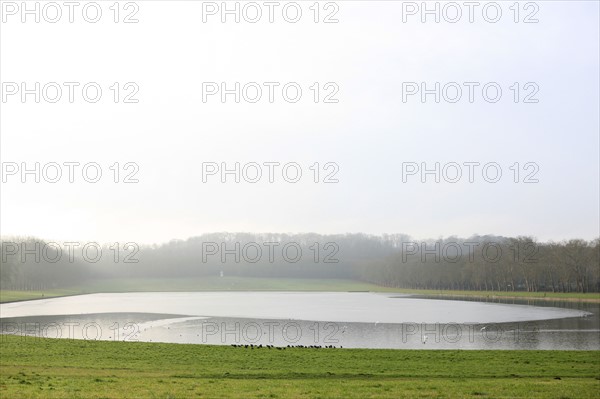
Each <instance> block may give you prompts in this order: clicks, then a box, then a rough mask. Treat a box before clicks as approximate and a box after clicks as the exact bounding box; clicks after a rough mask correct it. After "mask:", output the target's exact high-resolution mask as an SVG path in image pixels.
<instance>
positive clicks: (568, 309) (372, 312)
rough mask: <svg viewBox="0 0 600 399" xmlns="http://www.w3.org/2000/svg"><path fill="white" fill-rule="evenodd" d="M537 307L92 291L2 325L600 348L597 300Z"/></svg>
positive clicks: (263, 341)
mask: <svg viewBox="0 0 600 399" xmlns="http://www.w3.org/2000/svg"><path fill="white" fill-rule="evenodd" d="M507 302H508V303H507ZM534 305H535V306H533V304H531V302H530V303H529V304H527V302H524V301H515V300H504V301H497V300H494V301H493V302H492V301H489V302H485V301H481V300H478V301H474V300H472V299H470V300H440V299H433V298H425V297H416V296H408V295H398V294H380V293H342V292H335V293H314V292H301V293H297V292H199V293H181V292H179V293H166V292H160V293H156V292H154V293H118V294H91V295H81V296H74V297H64V298H54V299H45V300H36V301H26V302H15V303H9V304H2V305H0V314H1V316H2V319H1V323H2V326H1V329H0V331H2V332H3V333H4V334H7V333H12V334H25V335H35V336H46V337H53V338H75V339H103V340H127V341H134V340H137V341H146V342H174V343H197V344H226V345H229V344H238V345H250V344H252V345H263V346H264V345H275V346H286V345H304V346H309V345H318V346H329V345H333V346H336V347H340V346H343V347H348V348H350V347H354V348H406V349H415V348H418V349H459V348H460V349H579V350H599V349H600V326H599V320H600V318H599V313H600V312H599V309H598V308H599V305H598V304H590V303H578V302H571V303H569V302H554V303H547V302H546V303H544V302H543V301H538V302H535V304H534Z"/></svg>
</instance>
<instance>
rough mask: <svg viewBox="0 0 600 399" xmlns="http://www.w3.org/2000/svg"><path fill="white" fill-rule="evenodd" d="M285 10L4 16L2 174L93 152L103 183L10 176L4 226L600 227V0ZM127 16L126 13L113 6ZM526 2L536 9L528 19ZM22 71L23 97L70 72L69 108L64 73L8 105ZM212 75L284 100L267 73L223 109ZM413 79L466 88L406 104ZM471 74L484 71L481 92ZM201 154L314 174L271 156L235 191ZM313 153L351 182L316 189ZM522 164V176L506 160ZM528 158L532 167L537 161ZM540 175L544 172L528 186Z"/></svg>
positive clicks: (437, 232)
mask: <svg viewBox="0 0 600 399" xmlns="http://www.w3.org/2000/svg"><path fill="white" fill-rule="evenodd" d="M6 3H7V2H3V4H6ZM46 3H47V2H43V1H42V2H40V5H44V4H46ZM132 3H134V2H132ZM233 3H234V2H229V3H228V4H231V6H232V7H233ZM285 3H286V2H281V5H280V6H279V8H276V9H275V14H274V18H275V21H274V22H273V23H269V22H268V20H267V15H266V14H265V15H263V16H262V19H261V20H260V21H259V22H257V23H254V24H252V23H248V22H245V21H244V20H243V18H242V21H241V22H240V23H235V22H234V21H233V17H232V16H229V17H228V18H229V20H228V22H226V23H221V21H220V17H219V14H217V15H215V16H207V22H206V23H203V18H202V17H203V14H202V11H203V4H202V2H196V1H170V2H166V1H137V2H135V4H137V6H138V8H139V10H138V11H137V12H136V13H135V16H134V17H135V18H137V19H138V20H139V22H138V23H132V24H125V23H122V22H119V23H114V22H113V20H112V19H113V16H114V14H113V11H112V10H111V9H109V7H110V6H111V5H112V4H113V2H112V1H109V2H103V1H100V2H98V4H100V6H101V8H102V11H103V14H102V18H101V20H100V22H98V23H96V24H92V23H88V22H86V21H85V20H83V18H82V16H81V10H80V9H76V10H75V14H74V18H75V22H74V23H69V22H68V20H66V19H67V16H66V15H63V16H62V19H61V20H60V21H59V22H57V23H54V24H52V23H48V22H46V21H44V20H43V18H42V20H41V22H40V23H35V22H34V21H33V16H29V17H28V18H29V19H28V22H26V23H21V20H20V14H19V12H18V11H17V14H16V15H12V13H13V11H14V10H13V9H8V10H5V9H3V18H5V19H6V22H4V21H3V23H2V26H1V28H0V29H1V32H0V36H1V38H0V49H1V50H0V75H1V76H0V80H1V81H2V83H3V90H2V94H3V100H2V101H3V102H2V103H1V105H0V106H1V111H0V112H1V118H0V129H1V149H0V156H1V161H2V163H3V168H4V169H3V171H6V170H8V169H7V168H9V166H7V165H8V164H7V163H12V162H14V163H16V164H17V165H18V166H19V167H20V166H21V163H22V162H25V163H26V164H27V165H28V166H29V167H30V168H33V166H34V163H35V162H39V163H40V164H41V165H42V166H43V165H45V164H48V163H51V162H56V163H58V164H63V163H64V162H79V163H80V164H86V163H90V162H96V163H98V164H99V165H100V166H101V168H102V173H103V175H102V179H101V180H100V182H98V183H95V184H92V183H88V182H86V181H85V180H84V179H83V178H82V176H81V168H79V169H76V174H75V182H74V183H70V182H69V181H68V179H67V177H66V175H63V177H62V179H61V180H60V181H59V182H57V183H54V184H52V183H49V182H44V181H42V182H40V183H35V182H34V181H33V177H32V176H29V177H28V180H27V182H25V183H22V182H21V181H20V180H21V176H20V173H19V172H17V174H16V175H7V174H6V173H4V172H3V178H4V179H5V180H6V183H4V182H3V183H2V189H1V192H0V200H1V202H0V212H1V218H0V229H1V234H2V235H3V236H5V235H33V236H37V237H41V238H48V239H63V240H67V239H80V240H84V239H85V240H97V241H135V242H138V243H159V242H164V241H167V240H170V239H173V238H182V239H184V238H187V237H189V236H194V235H199V234H202V233H207V232H215V231H232V232H234V231H249V232H294V233H298V232H317V233H325V234H326V233H346V232H365V233H371V234H382V233H406V234H409V235H411V236H413V237H422V238H426V237H440V236H449V235H457V236H470V235H472V234H497V235H505V236H516V235H531V236H534V237H537V238H538V239H540V240H561V239H566V238H585V239H592V238H595V237H598V235H599V234H600V233H599V223H600V222H599V217H600V216H599V202H600V199H599V130H600V126H599V108H600V104H599V86H600V82H599V68H600V65H599V48H600V43H599V36H600V35H599V20H598V16H599V3H598V2H596V1H568V2H567V1H537V2H535V4H536V5H537V6H538V8H539V9H534V8H530V9H527V10H525V9H521V10H520V13H519V17H518V18H519V22H518V23H515V22H514V20H513V18H514V17H515V15H514V11H513V10H511V9H509V7H510V6H511V5H512V4H513V2H512V1H510V2H498V4H500V6H501V9H502V17H501V18H500V20H499V21H498V22H497V23H489V22H487V21H486V20H485V19H484V18H483V17H482V12H481V7H480V8H477V9H475V12H474V19H475V20H474V22H473V23H469V21H468V19H467V15H466V14H465V15H463V16H462V19H461V20H460V21H458V22H457V23H448V22H445V21H444V20H443V18H442V20H441V22H440V23H435V22H434V21H433V19H432V18H433V17H428V18H429V20H428V22H426V23H422V22H421V20H420V14H417V15H414V16H413V15H408V16H406V17H407V22H406V23H403V22H402V19H403V14H402V11H403V5H402V2H396V1H369V2H366V1H337V2H330V3H332V4H334V5H337V12H336V13H335V15H334V18H337V19H338V20H339V22H338V23H329V24H326V23H323V22H322V21H321V20H322V19H323V18H324V17H325V15H327V14H329V13H330V12H333V11H336V8H335V6H333V5H329V6H328V8H327V9H324V7H325V3H327V2H322V3H321V4H320V5H321V9H320V14H319V19H320V21H319V23H314V21H313V17H314V13H313V10H311V9H310V8H309V7H311V6H312V4H313V2H312V1H310V2H297V3H298V4H299V5H300V8H301V9H302V13H303V14H302V18H301V19H300V21H299V22H297V23H295V24H294V23H289V22H286V21H285V20H284V19H283V18H282V14H281V8H282V7H283V5H284V4H285ZM420 3H421V2H417V3H416V4H417V5H419V4H420ZM431 3H432V2H431ZM485 3H486V2H481V4H482V6H483V5H484V4H485ZM15 4H16V5H17V6H20V4H21V2H20V1H19V2H16V3H15ZM28 4H33V2H28ZM59 4H62V2H59ZM81 4H82V5H83V4H85V2H81ZM122 4H124V3H122ZM216 4H217V5H220V4H221V2H218V3H216ZM245 4H246V2H240V7H241V6H243V5H245ZM257 4H259V6H260V5H262V4H263V2H258V3H257ZM444 4H445V3H444V2H441V3H440V7H441V6H443V5H444ZM459 4H462V2H459ZM522 4H523V3H522ZM204 6H205V7H207V5H204ZM4 7H5V8H6V6H4ZM32 7H33V5H32ZM261 7H262V10H263V13H267V12H268V9H267V8H266V7H264V6H261ZM6 11H8V12H6ZM50 11H52V10H49V11H48V12H50ZM132 11H134V8H133V6H132V7H131V8H128V9H127V10H124V9H121V12H120V15H119V18H120V19H123V17H124V16H125V15H127V14H129V13H130V12H132ZM462 11H463V13H466V12H467V9H466V8H463V10H462ZM52 12H53V11H52ZM63 12H65V13H66V12H67V10H66V9H63ZM90 13H91V12H90ZM531 13H534V14H535V15H533V16H532V17H531V18H537V19H538V20H539V22H538V23H523V21H522V20H523V19H524V18H525V17H526V16H527V15H529V14H531ZM8 14H10V15H8ZM49 15H54V14H49ZM290 15H293V11H290ZM489 15H493V12H490V14H489ZM7 82H8V83H9V84H8V85H7ZM10 82H14V83H16V86H14V85H13V86H11V85H10ZM22 82H25V83H26V84H27V88H33V87H34V83H35V82H40V84H41V86H44V85H45V84H46V83H48V82H57V83H58V84H60V85H62V84H63V83H64V82H78V83H80V85H79V86H78V87H77V88H75V89H74V90H75V91H74V93H75V100H74V102H73V103H70V102H69V101H68V90H67V88H66V86H63V88H64V90H63V97H62V98H61V99H60V100H59V101H58V102H57V103H49V102H47V101H45V100H44V99H43V98H42V100H41V101H40V103H39V104H38V103H35V102H34V97H33V95H28V96H27V97H26V100H27V101H26V102H25V103H23V102H21V98H20V94H21V93H20V92H19V93H17V94H16V95H9V96H7V93H6V89H7V88H8V89H9V90H11V89H13V88H14V87H18V88H19V90H20V84H21V83H22ZM88 82H97V83H98V84H99V85H100V87H101V88H102V90H103V92H102V97H101V99H100V100H99V101H98V102H97V103H87V102H86V101H84V100H83V99H82V96H81V87H82V86H83V85H85V84H86V83H88ZM115 82H119V83H120V96H121V98H120V100H121V101H120V102H119V103H116V104H115V103H114V101H113V94H114V90H111V89H110V87H111V86H112V85H113V84H114V83H115ZM128 82H133V83H135V85H137V86H138V87H139V91H138V92H137V93H136V94H135V95H134V98H135V99H138V100H139V102H138V103H123V102H122V99H123V97H124V96H125V95H126V94H128V93H130V92H131V90H129V89H131V87H133V86H129V89H127V90H125V88H124V87H123V86H124V84H126V83H128ZM203 82H216V83H218V84H220V83H221V82H226V83H227V87H228V88H233V87H234V83H235V82H240V83H241V86H243V85H244V84H246V83H248V82H257V83H259V85H262V84H263V83H264V82H278V83H280V85H279V86H277V87H276V88H275V89H274V90H275V91H274V93H275V100H274V102H273V103H270V102H269V101H268V90H267V88H266V86H263V88H264V91H263V97H262V98H261V100H260V101H258V102H257V103H249V102H247V101H244V99H242V100H241V101H240V103H235V102H234V101H233V95H229V96H228V97H227V98H226V99H227V102H226V103H222V102H220V97H219V95H215V96H210V97H208V100H207V101H206V102H203V96H202V89H203ZM289 82H296V83H297V84H298V85H299V86H300V87H301V88H302V97H301V99H300V100H299V101H298V102H296V103H287V102H286V101H285V100H283V98H282V94H281V87H282V86H283V85H285V84H286V83H289ZM314 82H319V84H320V99H319V100H320V101H319V103H315V102H314V101H313V94H314V90H311V89H310V87H311V86H312V85H313V84H314ZM329 82H331V83H334V84H335V86H337V87H338V88H339V91H338V92H337V93H336V94H335V95H334V96H333V98H335V99H337V100H338V102H337V103H323V102H322V100H323V98H324V96H326V95H327V94H328V93H330V92H331V91H332V89H331V88H332V87H333V85H332V86H328V88H329V89H328V90H325V88H324V85H325V84H327V83H329ZM403 82H417V83H418V84H420V83H421V82H425V83H426V84H427V87H428V88H433V87H434V84H435V82H440V84H441V86H444V84H446V83H448V82H457V83H458V85H460V86H462V87H463V88H464V90H463V96H462V98H461V99H460V100H459V101H458V102H457V103H450V102H448V101H446V100H444V98H442V99H441V101H440V102H439V103H436V102H435V101H434V100H433V94H432V95H429V96H428V97H427V98H426V100H427V101H426V102H425V103H422V102H421V101H420V97H419V95H418V94H417V95H415V96H411V97H408V99H407V101H406V102H403V99H402V97H403V96H402V94H403V92H402V90H403ZM464 82H477V83H478V84H479V86H477V87H476V88H475V92H474V93H475V97H474V102H473V103H470V102H469V101H468V89H467V86H464V85H463V83H464ZM489 82H495V84H497V85H498V86H499V87H500V88H501V89H502V95H501V98H500V99H499V101H498V102H496V103H488V102H486V101H485V99H484V98H483V97H482V94H481V88H482V86H483V85H485V84H486V83H489ZM515 82H517V83H518V87H519V94H520V96H519V102H517V103H515V102H514V97H513V95H514V92H515V88H516V86H514V84H515ZM527 83H532V84H530V85H529V86H525V85H526V84H527ZM113 87H114V86H113ZM313 87H314V86H313ZM511 87H513V89H511ZM536 87H537V88H538V89H539V91H537V92H536V93H535V94H534V95H532V97H531V99H537V100H538V102H537V103H524V102H523V100H524V98H525V96H527V95H528V94H530V93H532V92H533V91H535V90H534V88H536ZM536 90H537V89H536ZM49 93H50V94H48V96H53V94H52V93H53V92H49ZM252 93H253V92H252ZM290 93H291V92H290ZM448 93H450V94H448V95H451V94H452V93H454V92H448ZM490 93H492V92H491V91H490ZM452 96H453V94H452ZM4 97H6V101H4ZM115 162H119V164H120V168H121V173H120V176H119V179H120V180H123V178H124V177H125V175H127V174H128V172H130V171H132V170H133V169H127V170H125V169H124V168H123V166H124V165H125V164H126V163H128V162H131V163H135V164H137V165H138V166H139V171H137V173H136V174H135V178H137V179H138V180H139V182H138V183H131V184H125V183H122V182H121V183H114V182H113V181H112V179H113V171H112V170H111V169H109V167H110V166H111V165H113V164H114V163H115ZM203 162H216V163H217V164H221V163H222V162H226V163H228V164H229V165H230V166H231V167H233V164H234V163H235V162H239V163H241V164H242V165H243V164H246V163H249V162H256V163H258V164H263V163H265V162H279V163H281V164H282V165H283V164H286V163H290V162H296V163H298V164H299V165H300V166H301V170H302V179H301V180H300V181H299V182H298V183H295V184H294V183H288V182H286V181H285V180H284V179H283V178H282V176H281V168H279V169H276V170H275V171H276V174H275V182H274V183H269V181H268V180H267V177H266V175H265V173H266V171H267V169H266V167H264V166H263V178H262V180H261V181H260V182H258V183H255V184H252V183H249V182H244V181H243V179H242V182H240V183H239V184H236V183H235V182H233V181H232V177H231V176H229V181H228V182H226V183H221V182H220V178H219V175H216V176H209V177H208V181H207V182H206V183H204V182H203V179H202V163H203ZM315 162H318V163H319V164H320V169H321V173H320V176H319V179H320V180H322V179H323V178H324V177H325V175H327V174H328V172H331V171H333V167H332V168H330V169H327V170H325V169H324V165H325V164H326V163H328V162H331V163H335V165H337V166H338V167H339V170H338V171H337V173H336V174H335V178H336V179H338V180H339V182H338V183H329V184H325V183H323V182H319V183H314V182H313V170H311V169H309V167H310V166H311V165H313V164H314V163H315ZM403 162H416V163H417V164H418V165H420V164H421V162H425V163H427V165H429V166H430V167H431V168H433V165H434V164H435V163H436V162H439V163H440V164H441V165H442V166H443V165H444V164H447V163H450V162H455V163H458V164H460V165H462V164H464V163H465V162H479V163H480V164H481V165H483V164H486V163H491V162H496V163H497V164H498V165H499V166H500V167H501V170H502V178H501V179H500V181H499V182H497V183H489V182H487V181H485V180H484V178H483V177H482V174H481V166H480V167H479V168H478V169H475V175H474V182H472V183H470V182H469V181H468V178H467V177H466V175H465V174H466V172H467V168H466V167H464V166H463V177H462V179H461V180H459V181H458V182H456V183H449V182H446V181H444V180H443V179H442V181H441V182H440V183H435V182H433V181H432V180H433V178H432V176H429V181H428V182H427V183H425V184H424V183H422V182H421V181H420V175H419V174H417V175H415V176H408V178H407V179H406V182H403V176H402V165H403ZM515 162H518V163H519V168H520V174H519V182H518V183H515V182H514V181H513V179H514V177H515V176H514V167H513V169H510V168H511V166H512V165H514V164H515ZM527 163H531V164H532V165H533V164H535V165H537V167H533V166H531V167H530V168H529V169H525V168H524V165H525V164H527ZM537 168H539V170H538V169H537ZM66 172H67V168H66V167H63V174H66ZM530 172H535V175H534V176H533V178H535V179H537V180H539V181H538V182H537V183H524V182H523V180H524V179H525V178H526V176H527V175H528V174H529V173H530ZM52 173H54V172H52ZM42 180H43V179H42Z"/></svg>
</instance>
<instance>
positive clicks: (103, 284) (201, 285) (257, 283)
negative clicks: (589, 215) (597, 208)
mask: <svg viewBox="0 0 600 399" xmlns="http://www.w3.org/2000/svg"><path fill="white" fill-rule="evenodd" d="M143 291H374V292H398V293H408V294H420V295H436V296H472V297H483V298H488V297H504V298H525V299H548V300H583V301H590V302H600V293H576V292H574V293H552V292H512V291H509V292H505V291H450V290H443V291H440V290H408V289H400V288H387V287H381V286H378V285H375V284H370V283H366V282H362V281H355V280H337V279H292V278H254V277H205V278H186V279H184V278H180V279H119V280H110V279H106V280H98V281H95V282H90V283H87V284H85V285H82V286H80V287H71V288H65V289H55V290H46V291H6V290H0V302H12V301H19V300H28V299H39V298H48V297H53V296H64V295H76V294H87V293H94V292H143Z"/></svg>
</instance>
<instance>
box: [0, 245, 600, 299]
mask: <svg viewBox="0 0 600 399" xmlns="http://www.w3.org/2000/svg"><path fill="white" fill-rule="evenodd" d="M1 247H2V254H1V259H0V288H2V289H18V290H40V289H48V288H61V287H73V286H76V285H78V284H85V283H86V282H89V281H92V280H98V279H105V278H112V279H114V278H137V279H143V278H174V277H196V278H197V277H203V276H220V275H224V276H245V277H265V278H266V277H281V278H283V277H285V278H343V279H355V280H362V281H368V282H371V283H374V284H378V285H381V286H386V287H395V288H411V289H448V290H450V289H458V290H483V291H492V290H493V291H531V292H535V291H548V292H599V291H600V240H599V239H595V240H591V241H585V240H581V239H572V240H566V241H562V242H537V241H536V240H535V239H533V238H531V237H499V236H489V235H488V236H473V237H469V238H467V239H462V238H458V237H449V238H445V239H441V240H414V239H411V238H410V237H409V236H408V235H405V234H393V235H381V236H375V235H367V234H337V235H320V234H279V233H272V234H271V233H269V234H252V233H213V234H204V235H201V236H197V237H191V238H189V239H187V240H172V241H170V242H168V243H164V244H160V245H138V244H136V243H106V244H102V245H100V244H97V243H82V242H71V243H64V242H61V243H56V242H48V241H44V240H41V239H37V238H33V237H4V238H2V240H1Z"/></svg>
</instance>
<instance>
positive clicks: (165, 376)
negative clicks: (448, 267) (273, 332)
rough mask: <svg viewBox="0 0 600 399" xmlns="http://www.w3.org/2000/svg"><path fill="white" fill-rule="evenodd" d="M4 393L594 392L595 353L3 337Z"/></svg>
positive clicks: (598, 372) (599, 362) (0, 391)
mask: <svg viewBox="0 0 600 399" xmlns="http://www.w3.org/2000/svg"><path fill="white" fill-rule="evenodd" d="M1 339H2V357H0V396H1V397H6V398H16V397H18V398H120V397H125V396H127V397H146V398H191V397H198V398H200V397H210V398H213V397H244V398H268V397H269V398H302V397H305V398H314V397H338V398H339V397H344V398H348V397H355V398H367V397H373V398H418V397H421V398H482V397H483V398H485V397H489V398H492V397H495V398H498V397H504V398H509V397H510V398H563V399H564V398H595V397H597V395H598V392H599V389H600V356H598V352H578V351H413V350H366V349H329V350H326V349H286V350H275V349H270V350H269V349H266V348H262V349H256V350H250V349H239V348H232V347H219V346H203V345H178V344H157V343H153V344H147V343H131V342H128V343H125V342H101V341H76V340H51V339H40V338H31V337H27V338H24V337H16V336H3V337H2V338H1Z"/></svg>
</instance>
